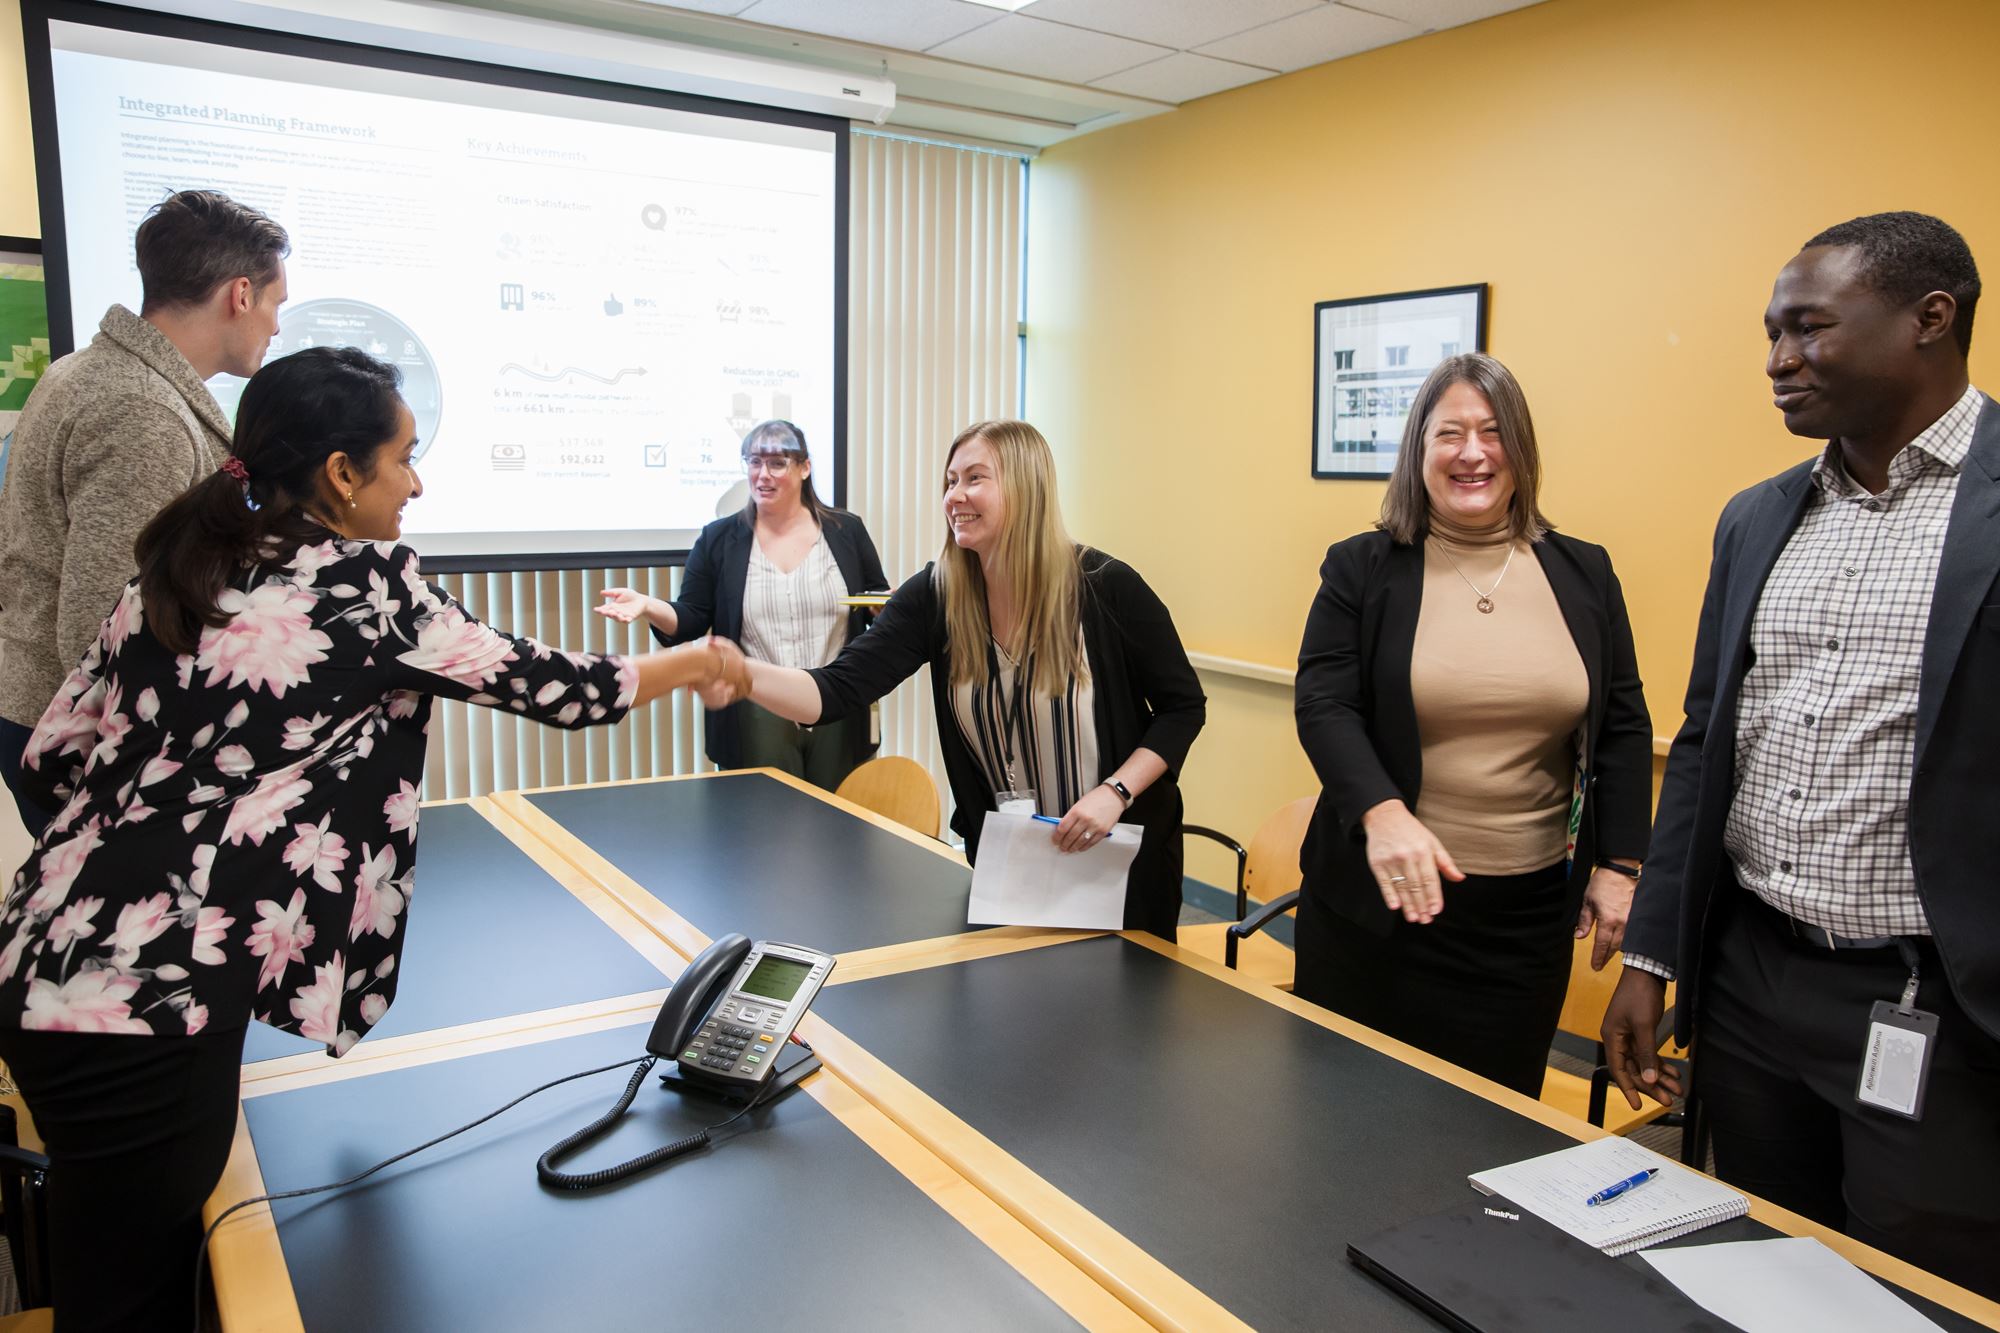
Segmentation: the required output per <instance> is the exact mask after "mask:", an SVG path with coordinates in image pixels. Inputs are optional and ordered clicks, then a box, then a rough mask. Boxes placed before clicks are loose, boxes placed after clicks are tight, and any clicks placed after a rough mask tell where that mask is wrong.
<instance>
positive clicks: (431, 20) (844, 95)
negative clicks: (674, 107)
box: [121, 0, 896, 125]
mask: <svg viewBox="0 0 2000 1333" xmlns="http://www.w3.org/2000/svg"><path fill="white" fill-rule="evenodd" d="M121 3H123V4H126V5H129V6H131V7H133V8H137V9H150V10H154V11H156V12H158V13H162V14H181V15H185V16H187V17H189V18H202V19H212V20H214V21H216V22H218V23H234V24H239V25H241V26H243V27H249V28H262V29H265V30H267V31H272V32H289V33H297V34H299V35H301V36H307V37H324V38H329V39H331V40H333V41H341V42H356V43H360V44H362V45H365V46H384V47H388V48H390V49H392V50H398V51H415V52H420V53H422V54H425V55H436V56H452V57H456V58H457V59H460V60H477V61H480V62H482V63H484V64H489V65H511V66H513V67H515V68H517V69H535V70H542V71H545V72H547V73H550V74H570V75H575V76H577V77H579V78H585V79H603V80H605V81H607V82H610V83H626V84H633V85H636V86H638V87H641V88H659V89H663V90H665V91H668V92H677V93H694V94H698V95H700V96H703V97H720V98H723V99H725V100H728V101H731V102H755V103H760V104H762V105H764V106H777V107H787V108H789V109H791V110H794V111H811V112H815V113H817V114H819V115H823V116H841V117H844V118H846V119H849V120H865V121H869V122H871V123H873V124H876V125H880V124H881V123H882V122H883V121H884V120H886V119H888V116H889V113H890V112H891V111H893V110H894V109H895V106H896V85H895V84H894V83H893V82H892V81H890V80H888V79H880V78H865V77H860V76H856V75H853V74H846V73H842V72H840V71H838V70H826V69H818V68H815V67H813V66H810V65H787V64H783V63H780V62H778V61H774V60H758V59H754V58H752V57H750V56H739V55H733V54H731V53H729V52H726V51H711V50H708V49H706V48H704V47H699V46H687V45H684V44H682V43H680V42H669V41H665V40H663V39H661V38H657V37H635V36H631V35H628V34H625V33H613V32H601V31H598V30H596V29H594V28H582V27H576V26H573V25H570V24H567V23H556V22H553V21H551V20H548V19H538V18H523V17H519V16H516V15H513V14H495V13H490V12H485V11H481V10H475V9H468V8H466V7H464V6H462V5H452V4H439V3H435V0H121Z"/></svg>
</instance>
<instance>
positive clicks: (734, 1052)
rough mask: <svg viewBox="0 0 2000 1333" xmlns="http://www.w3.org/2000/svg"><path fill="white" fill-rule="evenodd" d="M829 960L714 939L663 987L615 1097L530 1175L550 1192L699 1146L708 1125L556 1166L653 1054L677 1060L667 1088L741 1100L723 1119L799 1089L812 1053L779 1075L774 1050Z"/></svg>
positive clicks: (615, 1110)
mask: <svg viewBox="0 0 2000 1333" xmlns="http://www.w3.org/2000/svg"><path fill="white" fill-rule="evenodd" d="M833 964H834V959H833V956H832V955H831V954H825V953H821V952H819V951H818V950H816V949H808V948H805V947H803V946H801V945H796V944H780V943H777V942H775V941H772V940H759V941H757V942H756V943H754V944H753V943H752V942H751V941H750V940H749V939H748V938H746V937H744V936H742V935H725V936H723V937H722V938H720V939H718V940H716V941H715V942H714V943H713V944H711V945H709V946H708V948H706V949H704V950H702V952H701V955H700V956H699V957H697V958H696V959H695V960H694V961H693V962H691V963H689V964H688V965H687V968H686V970H685V971H683V972H682V973H681V975H680V977H679V978H678V979H677V980H675V982H674V984H673V987H672V988H671V989H670V990H669V991H668V992H667V998H666V1000H665V1001H664V1002H663V1003H662V1004H661V1005H660V1012H659V1016H658V1017H656V1018H655V1019H654V1020H653V1030H652V1032H651V1033H650V1034H649V1035H648V1036H647V1038H646V1050H647V1051H648V1052H649V1056H648V1058H647V1059H646V1060H644V1061H642V1062H641V1063H640V1065H639V1067H638V1068H637V1069H636V1070H634V1071H633V1074H632V1078H631V1081H630V1082H629V1083H627V1084H626V1085H625V1091H624V1093H623V1094H622V1095H621V1096H620V1097H619V1099H618V1104H617V1105H616V1106H614V1107H612V1108H611V1110H610V1111H609V1112H607V1113H606V1114H605V1115H604V1116H602V1117H601V1118H599V1119H598V1120H597V1121H595V1122H593V1123H592V1124H590V1125H587V1126H585V1127H584V1128H583V1129H580V1130H578V1131H577V1132H576V1133H574V1134H572V1135H570V1136H569V1137H568V1138H566V1139H564V1140H563V1141H562V1142H561V1143H558V1144H556V1145H555V1147H553V1148H550V1149H549V1150H548V1151H547V1152H545V1153H543V1154H542V1156H541V1160H540V1161H538V1162H536V1163H535V1174H536V1175H537V1176H538V1177H539V1178H540V1179H541V1182H542V1183H543V1184H544V1185H548V1186H551V1187H553V1188H556V1189H571V1190H578V1189H594V1188H596V1187H598V1186H600V1185H608V1184H611V1183H612V1182H613V1181H617V1180H624V1179H626V1178H627V1177H629V1176H633V1175H636V1174H638V1173H639V1172H641V1171H644V1170H646V1169H647V1168H649V1167H652V1166H656V1165H659V1164H660V1163H662V1162H667V1161H671V1160H673V1159H674V1158H676V1157H681V1156H684V1155H686V1154H687V1153H690V1152H693V1151H694V1150H695V1149H697V1148H701V1147H704V1146H706V1145H707V1144H708V1142H709V1133H710V1130H708V1129H704V1130H701V1131H699V1132H697V1133H694V1134H690V1135H688V1136H687V1137H686V1138H683V1139H677V1140H675V1141H674V1142H672V1143H669V1144H666V1145H665V1146H663V1147H660V1148H656V1149H654V1150H653V1151H652V1152H649V1153H646V1154H645V1155H643V1156H641V1157H635V1158H633V1159H632V1160H631V1161H629V1162H621V1163H619V1164H618V1165H617V1166H613V1167H608V1168H606V1169H605V1170H602V1171H591V1172H585V1173H582V1174H571V1173H569V1172H566V1171H560V1170H558V1169H557V1168H556V1166H555V1163H556V1162H557V1161H559V1160H561V1159H562V1158H564V1157H567V1156H568V1155H569V1154H570V1153H572V1152H575V1151H576V1150H577V1149H579V1148H581V1147H582V1146H583V1145H584V1144H586V1143H589V1142H590V1141H591V1140H593V1139H595V1138H597V1137H598V1136H599V1135H601V1134H603V1133H605V1132H606V1131H607V1130H609V1129H610V1128H611V1126H612V1125H614V1124H616V1123H617V1121H618V1119H619V1117H620V1116H623V1115H624V1114H625V1112H626V1109H627V1108H629V1107H630V1106H631V1105H632V1101H633V1099H634V1098H635V1097H637V1096H638V1094H639V1088H640V1086H641V1085H642V1084H643V1083H644V1082H645V1081H646V1075H647V1074H649V1073H651V1072H652V1069H653V1065H654V1063H655V1062H656V1061H658V1060H672V1061H675V1062H676V1064H677V1065H678V1077H677V1078H676V1077H672V1076H663V1077H662V1080H661V1081H662V1082H663V1083H665V1084H667V1085H669V1086H677V1087H682V1088H686V1089H689V1090H692V1091H700V1092H708V1093H713V1094H718V1095H721V1096H725V1097H728V1098H730V1099H731V1100H741V1101H742V1102H743V1108H742V1110H740V1111H738V1112H737V1113H736V1115H732V1116H730V1117H729V1119H728V1120H725V1121H723V1122H722V1124H728V1123H730V1121H733V1120H735V1119H736V1118H737V1116H740V1115H743V1114H744V1113H745V1112H748V1111H749V1110H750V1109H751V1108H752V1107H754V1106H758V1105H761V1104H763V1103H765V1102H768V1101H771V1100H774V1099H775V1098H777V1097H780V1096H783V1095H784V1094H785V1093H787V1092H789V1091H790V1090H791V1089H792V1088H794V1087H796V1086H798V1083H799V1080H801V1079H802V1078H804V1077H805V1076H806V1075H807V1074H809V1073H811V1072H812V1070H813V1069H816V1068H818V1064H819V1062H818V1060H817V1059H814V1058H812V1057H810V1056H808V1058H807V1059H806V1060H804V1061H800V1062H798V1063H795V1064H793V1065H792V1066H790V1067H788V1068H787V1069H785V1070H784V1071H783V1072H782V1073H780V1072H779V1070H778V1056H779V1054H780V1053H781V1052H782V1051H783V1050H784V1048H785V1043H786V1042H787V1041H788V1040H789V1039H790V1038H791V1036H792V1033H793V1031H794V1030H795V1029H796V1028H797V1027H798V1025H799V1020H800V1019H802V1018H804V1017H805V1014H806V1010H807V1009H808V1008H810V1007H811V1005H812V1002H813V1000H814V999H815V998H816V997H817V996H818V994H819V988H820V987H821V986H823V985H824V984H826V978H827V975H828V974H829V973H831V972H832V971H833ZM721 1127H722V1126H721V1125H715V1126H711V1129H719V1128H721Z"/></svg>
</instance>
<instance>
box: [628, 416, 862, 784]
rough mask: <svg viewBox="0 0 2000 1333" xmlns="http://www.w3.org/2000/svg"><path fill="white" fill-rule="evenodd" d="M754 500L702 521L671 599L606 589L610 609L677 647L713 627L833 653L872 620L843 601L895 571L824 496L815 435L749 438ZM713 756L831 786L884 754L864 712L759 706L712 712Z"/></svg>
mask: <svg viewBox="0 0 2000 1333" xmlns="http://www.w3.org/2000/svg"><path fill="white" fill-rule="evenodd" d="M743 464H744V467H745V469H746V470H747V471H748V472H749V474H750V502H749V503H748V504H747V505H745V506H744V508H743V509H742V510H741V512H739V513H734V514H730V515H729V516H727V517H726V518H718V519H716V520H715V521H714V522H713V523H711V524H709V525H708V526H707V527H705V528H703V529H702V530H701V535H700V536H698V537H696V538H695V540H694V549H692V550H691V551H689V552H688V558H687V568H686V569H685V570H683V571H682V574H681V595H680V596H679V597H676V598H675V599H674V600H673V601H671V602H663V601H661V600H660V599H659V598H657V597H648V596H646V595H645V594H644V593H641V592H636V591H634V590H633V589H631V588H606V589H605V590H604V603H603V605H601V606H599V607H598V608H597V610H598V612H599V614H601V615H606V616H610V617H611V618H612V619H614V620H619V621H625V622H630V621H632V620H635V619H637V618H638V617H640V616H644V617H645V618H646V621H647V623H648V624H650V625H651V626H652V628H653V637H654V638H656V639H658V640H659V641H660V642H661V643H662V644H665V645H667V646H668V647H672V646H673V645H675V644H681V643H688V642H691V641H692V640H695V639H698V638H700V637H701V636H702V635H704V634H715V635H718V636H720V637H722V638H726V639H732V640H735V641H736V642H737V643H739V644H742V645H744V647H745V648H746V650H747V651H748V652H750V653H751V654H752V655H755V656H765V657H770V658H772V659H773V660H777V661H780V662H782V663H784V664H787V665H793V666H806V665H811V666H820V665H823V664H825V663H826V662H829V661H832V660H833V658H834V656H835V655H836V654H837V653H838V651H839V649H840V648H841V646H842V645H844V644H846V643H847V642H848V641H849V640H852V639H854V638H856V637H858V636H859V635H860V634H861V632H862V631H863V630H865V629H867V628H868V617H869V615H870V612H869V611H867V610H866V609H864V608H861V607H851V608H850V607H843V606H841V605H840V601H839V599H840V598H841V597H843V596H852V595H854V594H857V593H863V592H886V591H888V588H889V579H888V576H887V575H885V574H884V573H883V572H882V560H881V557H879V556H877V555H876V554H875V543H874V542H873V541H871V540H869V537H868V529H867V528H866V527H864V526H863V525H862V522H861V520H860V519H859V518H858V517H856V516H855V515H853V514H850V513H848V512H847V511H846V510H844V509H835V508H832V507H831V506H829V505H824V504H821V503H820V500H819V497H818V496H817V495H815V494H814V493H813V488H812V458H811V455H809V454H808V453H807V452H806V438H805V433H804V432H803V431H801V430H800V429H799V428H798V427H797V426H794V425H793V424H792V423H791V422H789V421H766V422H764V423H763V424H762V425H759V426H756V427H754V428H752V429H751V431H750V433H749V434H747V435H745V436H744V437H743ZM705 730H706V732H707V737H708V743H707V750H708V757H709V758H710V759H712V760H714V761H715V763H716V765H717V766H718V767H721V768H756V767H761V766H765V765H769V766H770V767H773V768H778V769H782V770H783V771H785V772H787V773H791V774H793V775H795V776H797V777H802V778H805V779H806V780H807V781H809V782H813V783H815V784H817V785H819V786H821V787H824V788H826V789H827V790H828V791H831V790H833V789H834V788H835V787H838V786H839V785H840V780H841V779H842V778H844V777H846V776H847V775H848V774H849V773H850V772H852V771H853V770H854V767H855V766H856V765H857V764H859V763H861V761H862V760H864V759H866V758H867V757H868V756H869V755H871V754H873V753H874V752H875V749H876V747H877V745H878V742H877V741H876V740H875V738H874V736H873V735H872V728H871V727H870V726H869V724H868V719H867V718H866V717H865V716H862V717H856V718H851V719H842V720H841V721H838V722H834V723H830V724H828V725H826V726H822V727H801V726H799V725H798V724H796V723H793V722H788V721H786V720H785V719H783V718H781V717H778V716H776V715H774V714H772V713H770V712H767V711H766V710H764V709H762V708H759V707H758V706H757V705H756V704H753V703H739V704H734V705H732V706H730V707H727V708H720V709H713V710H711V711H710V712H709V714H708V717H707V720H706V726H705Z"/></svg>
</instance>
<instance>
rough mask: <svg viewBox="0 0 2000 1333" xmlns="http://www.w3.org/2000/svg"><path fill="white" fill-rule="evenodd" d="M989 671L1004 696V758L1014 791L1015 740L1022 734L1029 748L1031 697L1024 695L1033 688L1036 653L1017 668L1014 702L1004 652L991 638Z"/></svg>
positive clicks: (1024, 744) (1010, 786)
mask: <svg viewBox="0 0 2000 1333" xmlns="http://www.w3.org/2000/svg"><path fill="white" fill-rule="evenodd" d="M986 671H987V675H988V677H989V678H990V679H991V680H992V682H993V692H994V693H995V694H997V695H998V696H999V697H1000V744H1001V750H1000V762H1001V764H1002V765H1003V766H1004V767H1005V768H1006V770H1007V790H1009V791H1014V790H1016V789H1017V788H1016V784H1015V781H1014V742H1015V739H1016V738H1017V737H1018V738H1019V740H1020V743H1021V748H1022V749H1023V750H1025V749H1026V748H1027V745H1028V732H1027V701H1026V699H1025V698H1024V697H1023V696H1025V695H1026V694H1027V693H1028V692H1029V689H1030V683H1031V682H1032V681H1033V680H1034V675H1035V656H1034V654H1033V653H1030V654H1028V656H1027V657H1026V658H1025V659H1023V660H1022V662H1021V664H1020V665H1019V666H1017V667H1015V668H1014V697H1013V699H1012V701H1011V702H1010V701H1009V700H1008V698H1007V687H1006V686H1005V685H1004V684H1002V683H1001V680H1000V652H999V650H998V649H997V648H996V647H995V646H994V644H993V641H992V640H991V639H988V640H987V641H986Z"/></svg>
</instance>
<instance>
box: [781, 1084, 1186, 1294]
mask: <svg viewBox="0 0 2000 1333" xmlns="http://www.w3.org/2000/svg"><path fill="white" fill-rule="evenodd" d="M803 1086H804V1087H805V1089H806V1091H808V1092H809V1093H811V1094H812V1096H813V1099H814V1100H815V1101H817V1102H818V1103H819V1104H820V1105H821V1106H823V1107H824V1108H826V1110H827V1112H828V1113H829V1114H830V1115H832V1116H833V1118H834V1119H836V1120H838V1121H840V1123H841V1124H843V1125H845V1126H846V1127H847V1129H848V1131H849V1132H850V1133H852V1134H853V1135H854V1137H856V1138H857V1139H860V1140H861V1142H862V1143H863V1144H864V1145H866V1146H867V1147H868V1148H869V1149H870V1150H871V1151H873V1152H874V1154H875V1155H876V1156H877V1157H880V1158H881V1159H882V1160H883V1161H884V1162H886V1163H887V1164H888V1165H889V1166H890V1167H891V1168H893V1169H894V1170H895V1171H896V1172H897V1173H898V1174H900V1175H901V1176H902V1177H903V1178H904V1179H905V1180H908V1181H909V1182H910V1183H911V1184H912V1185H914V1186H916V1187H917V1188H918V1189H919V1190H921V1191H923V1193H924V1195H925V1196H926V1197H927V1198H929V1199H930V1201H931V1202H932V1203H935V1204H936V1205H937V1206H938V1207H939V1208H941V1209H943V1210H944V1212H945V1213H947V1214H948V1215H949V1216H950V1217H952V1218H953V1219H954V1220H955V1221H956V1222H958V1224H959V1225H960V1226H962V1227H964V1228H965V1229H966V1230H967V1231H969V1232H970V1233H972V1235H973V1237H974V1238H975V1239H976V1240H978V1241H979V1242H980V1243H981V1244H983V1245H985V1246H986V1248H987V1249H989V1250H991V1251H993V1253H995V1254H996V1255H998V1256H999V1257H1000V1258H1001V1259H1002V1260H1003V1261H1004V1262H1005V1263H1006V1264H1007V1265H1008V1266H1009V1267H1011V1268H1012V1269H1013V1270H1014V1271H1015V1272H1017V1273H1019V1274H1020V1275H1021V1276H1022V1277H1024V1278H1026V1279H1027V1280H1028V1281H1029V1282H1030V1283H1032V1284H1034V1286H1035V1287H1036V1289H1037V1290H1039V1291H1040V1292H1041V1293H1042V1294H1043V1295H1045V1296H1047V1297H1048V1298H1049V1299H1050V1300H1052V1301H1054V1302H1055V1303H1056V1305H1057V1306H1058V1307H1060V1308H1061V1309H1062V1311H1063V1312H1064V1313H1065V1314H1067V1315H1069V1317H1070V1318H1072V1319H1074V1320H1076V1321H1077V1322H1078V1323H1079V1324H1082V1325H1083V1326H1084V1327H1085V1328H1089V1329H1105V1330H1136V1329H1144V1328H1148V1327H1151V1326H1150V1325H1149V1324H1147V1323H1146V1322H1145V1321H1144V1320H1142V1319H1141V1318H1139V1316H1138V1315H1137V1314H1136V1313H1135V1312H1134V1311H1133V1310H1132V1309H1131V1308H1130V1307H1129V1306H1127V1305H1125V1304H1124V1303H1123V1302H1122V1301H1120V1300H1119V1299H1118V1298H1117V1297H1116V1296H1114V1295H1113V1294H1112V1293H1111V1292H1110V1291H1109V1290H1107V1289H1106V1288H1105V1287H1103V1286H1101V1285H1100V1284H1099V1283H1098V1282H1097V1281H1096V1280H1094V1279H1093V1278H1092V1277H1091V1276H1090V1275H1089V1274H1087V1273H1085V1272H1084V1271H1083V1270H1082V1269H1080V1268H1078V1267H1077V1266H1076V1265H1075V1264H1074V1263H1072V1262H1070V1260H1069V1259H1068V1258H1067V1257H1066V1256H1065V1255H1063V1254H1062V1253H1061V1252H1060V1251H1058V1250H1056V1249H1055V1248H1054V1247H1053V1246H1051V1245H1050V1244H1049V1243H1048V1242H1047V1241H1046V1240H1044V1239H1043V1238H1042V1237H1041V1236H1039V1235H1037V1234H1036V1233H1035V1232H1034V1231H1033V1230H1031V1229H1030V1228H1029V1227H1027V1226H1026V1225H1025V1224H1023V1223H1022V1221H1021V1220H1020V1219H1019V1218H1017V1217H1015V1216H1014V1215H1013V1214H1012V1213H1010V1212H1008V1211H1007V1210H1006V1209H1005V1208H1003V1207H1001V1206H1000V1204H999V1203H997V1202H996V1201H995V1200H994V1199H993V1198H992V1196H991V1195H989V1194H987V1193H986V1192H985V1191H984V1190H982V1189H980V1188H979V1187H978V1186H977V1185H976V1184H974V1183H973V1182H972V1181H969V1180H967V1179H966V1178H965V1177H964V1176H962V1175H960V1174H959V1173H958V1172H957V1171H956V1170H955V1169H953V1168H952V1166H951V1165H950V1164H949V1163H947V1162H945V1161H944V1160H943V1159H942V1158H940V1157H939V1156H938V1155H937V1154H936V1153H934V1152H932V1151H931V1150H930V1149H929V1148H927V1147H925V1146H924V1145H923V1144H922V1143H920V1142H918V1140H917V1139H916V1137H915V1136H913V1135H912V1134H910V1133H909V1132H908V1131H907V1130H905V1129H904V1128H903V1127H902V1126H900V1125H898V1124H896V1122H895V1121H893V1120H891V1119H890V1118H889V1117H888V1116H886V1115H884V1114H883V1113H882V1112H881V1111H880V1110H879V1109H877V1108H876V1107H875V1106H874V1105H873V1104H872V1103H870V1102H869V1101H868V1100H867V1099H866V1098H865V1097H863V1096H862V1095H861V1094H860V1093H858V1092H856V1091H855V1090H854V1088H853V1087H852V1086H851V1085H850V1084H848V1083H846V1082H844V1081H842V1080H841V1079H840V1077H839V1076H838V1075H836V1074H834V1073H833V1071H832V1070H830V1069H827V1070H822V1071H821V1072H820V1073H818V1074H815V1075H813V1076H812V1077H811V1078H809V1079H807V1080H806V1081H805V1083H804V1085H803Z"/></svg>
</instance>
